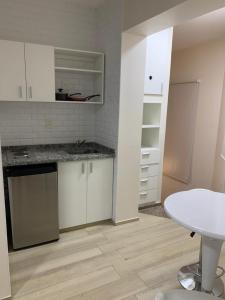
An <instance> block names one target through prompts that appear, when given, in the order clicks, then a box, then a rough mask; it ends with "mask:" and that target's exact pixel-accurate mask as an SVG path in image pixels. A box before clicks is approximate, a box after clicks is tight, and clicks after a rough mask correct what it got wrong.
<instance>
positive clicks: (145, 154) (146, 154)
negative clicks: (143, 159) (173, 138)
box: [142, 153, 150, 156]
mask: <svg viewBox="0 0 225 300" xmlns="http://www.w3.org/2000/svg"><path fill="white" fill-rule="evenodd" d="M142 156H150V153H142Z"/></svg>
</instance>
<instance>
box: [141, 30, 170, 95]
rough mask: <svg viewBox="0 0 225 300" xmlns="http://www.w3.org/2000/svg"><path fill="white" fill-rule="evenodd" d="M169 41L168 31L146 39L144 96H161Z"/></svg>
mask: <svg viewBox="0 0 225 300" xmlns="http://www.w3.org/2000/svg"><path fill="white" fill-rule="evenodd" d="M170 39H171V32H170V31H169V30H163V31H161V32H159V33H155V34H153V35H150V36H149V37H148V39H147V55H146V69H145V88H144V93H145V94H151V95H163V92H164V85H165V77H166V71H165V70H167V64H168V51H169V46H170V44H171V43H170ZM170 51H171V50H170Z"/></svg>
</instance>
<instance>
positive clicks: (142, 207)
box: [138, 203, 163, 211]
mask: <svg viewBox="0 0 225 300" xmlns="http://www.w3.org/2000/svg"><path fill="white" fill-rule="evenodd" d="M156 206H163V205H162V203H152V204H151V203H150V204H147V205H143V206H139V208H138V209H139V211H140V210H142V209H146V208H151V207H156Z"/></svg>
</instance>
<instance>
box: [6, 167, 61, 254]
mask: <svg viewBox="0 0 225 300" xmlns="http://www.w3.org/2000/svg"><path fill="white" fill-rule="evenodd" d="M57 186H58V184H57V166H56V164H46V165H32V166H21V167H14V168H11V169H10V170H9V171H8V187H9V202H10V214H11V225H12V240H13V248H14V249H20V248H24V247H28V246H33V245H37V244H41V243H44V242H48V241H53V240H57V239H58V238H59V226H58V187H57Z"/></svg>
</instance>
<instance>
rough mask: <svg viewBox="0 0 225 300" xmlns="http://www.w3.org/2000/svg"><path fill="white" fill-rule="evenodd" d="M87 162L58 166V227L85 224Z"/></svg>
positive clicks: (63, 227) (66, 163)
mask: <svg viewBox="0 0 225 300" xmlns="http://www.w3.org/2000/svg"><path fill="white" fill-rule="evenodd" d="M86 191H87V162H85V161H83V162H82V161H78V162H63V163H59V164H58V195H59V227H60V229H65V228H70V227H74V226H78V225H81V224H85V223H86V208H87V206H86Z"/></svg>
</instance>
